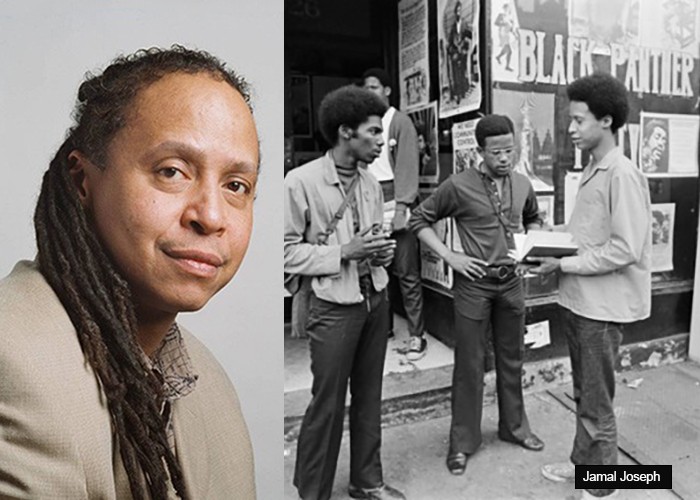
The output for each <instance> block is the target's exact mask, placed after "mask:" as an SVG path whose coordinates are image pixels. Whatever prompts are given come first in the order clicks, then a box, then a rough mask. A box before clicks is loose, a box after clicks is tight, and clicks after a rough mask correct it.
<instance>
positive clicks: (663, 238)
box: [651, 203, 676, 272]
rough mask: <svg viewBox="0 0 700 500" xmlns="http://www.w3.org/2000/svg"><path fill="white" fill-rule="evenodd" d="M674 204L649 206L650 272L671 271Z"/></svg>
mask: <svg viewBox="0 0 700 500" xmlns="http://www.w3.org/2000/svg"><path fill="white" fill-rule="evenodd" d="M675 215H676V204H675V203H654V204H652V206H651V270H652V271H653V272H661V271H673V225H674V220H675Z"/></svg>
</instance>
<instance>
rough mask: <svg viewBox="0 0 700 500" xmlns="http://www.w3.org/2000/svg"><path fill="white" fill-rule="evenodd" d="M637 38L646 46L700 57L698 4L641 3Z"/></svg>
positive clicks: (677, 0)
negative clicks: (638, 36) (638, 35)
mask: <svg viewBox="0 0 700 500" xmlns="http://www.w3.org/2000/svg"><path fill="white" fill-rule="evenodd" d="M640 19H641V24H640V27H639V29H640V38H641V39H642V40H644V43H645V45H648V46H650V47H657V48H661V49H664V50H676V51H681V52H685V53H688V54H691V55H692V56H693V57H695V58H697V57H698V56H699V55H700V53H699V52H700V51H699V50H698V48H699V47H700V22H699V20H700V5H699V4H698V2H697V0H671V1H668V0H666V1H643V2H641V12H640Z"/></svg>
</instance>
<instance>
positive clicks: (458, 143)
mask: <svg viewBox="0 0 700 500" xmlns="http://www.w3.org/2000/svg"><path fill="white" fill-rule="evenodd" d="M478 121H479V119H478V118H477V119H475V120H468V121H466V122H459V123H454V124H452V157H453V167H452V173H453V174H458V173H460V172H462V171H464V170H466V169H468V168H476V167H477V166H478V165H479V162H480V161H481V157H480V156H479V153H478V152H477V149H476V148H477V147H478V144H477V143H476V136H475V135H474V131H475V129H476V124H477V122H478Z"/></svg>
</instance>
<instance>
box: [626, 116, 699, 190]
mask: <svg viewBox="0 0 700 500" xmlns="http://www.w3.org/2000/svg"><path fill="white" fill-rule="evenodd" d="M639 125H640V126H639V133H640V139H639V156H638V158H639V166H640V168H641V169H642V172H644V173H645V174H646V175H648V176H649V177H689V176H692V177H694V176H697V175H698V164H697V158H698V129H699V125H700V117H698V116H697V115H680V114H665V113H646V112H644V111H642V113H641V114H640V124H639Z"/></svg>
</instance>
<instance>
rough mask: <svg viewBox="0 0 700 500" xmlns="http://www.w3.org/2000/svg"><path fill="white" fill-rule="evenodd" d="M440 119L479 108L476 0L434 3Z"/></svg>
mask: <svg viewBox="0 0 700 500" xmlns="http://www.w3.org/2000/svg"><path fill="white" fill-rule="evenodd" d="M437 25H438V26H437V32H438V62H439V67H440V75H439V76H440V78H439V81H440V91H439V94H440V118H446V117H448V116H454V115H458V114H460V113H465V112H467V111H472V110H475V109H479V107H480V106H481V69H480V67H479V1H478V0H463V1H458V0H437Z"/></svg>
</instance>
